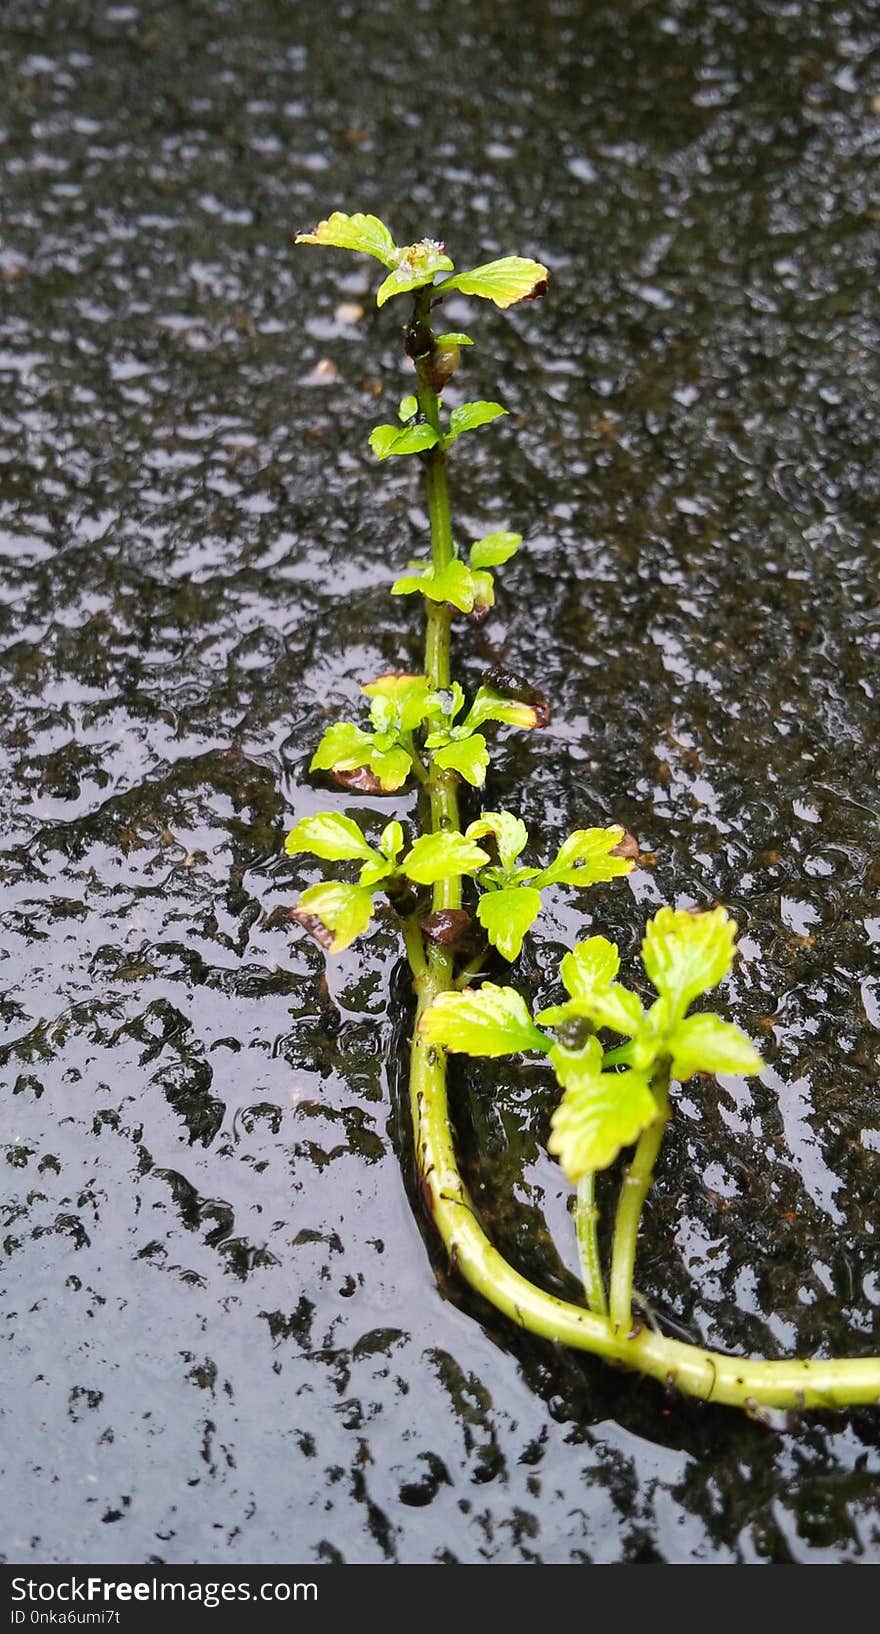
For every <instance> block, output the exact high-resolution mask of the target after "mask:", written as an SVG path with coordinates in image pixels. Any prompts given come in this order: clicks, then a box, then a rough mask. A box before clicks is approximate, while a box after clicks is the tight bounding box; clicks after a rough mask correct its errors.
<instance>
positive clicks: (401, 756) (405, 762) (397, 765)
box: [369, 749, 412, 794]
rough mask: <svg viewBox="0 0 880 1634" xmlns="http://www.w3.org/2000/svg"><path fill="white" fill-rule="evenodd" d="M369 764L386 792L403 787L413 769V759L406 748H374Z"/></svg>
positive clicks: (389, 792)
mask: <svg viewBox="0 0 880 1634" xmlns="http://www.w3.org/2000/svg"><path fill="white" fill-rule="evenodd" d="M369 765H370V771H371V772H372V773H373V776H374V777H378V779H379V783H380V785H381V788H382V791H383V793H384V794H391V793H392V791H393V790H394V789H400V788H402V787H403V785H404V783H405V782H406V780H407V778H408V777H409V774H410V772H411V771H412V761H411V759H410V757H409V755H408V754H407V752H406V750H405V749H373V750H371V752H370V762H369Z"/></svg>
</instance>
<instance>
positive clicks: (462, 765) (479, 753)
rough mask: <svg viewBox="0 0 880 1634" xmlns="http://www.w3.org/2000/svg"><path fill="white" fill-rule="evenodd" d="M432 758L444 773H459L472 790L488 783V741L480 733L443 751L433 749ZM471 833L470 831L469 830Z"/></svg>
mask: <svg viewBox="0 0 880 1634" xmlns="http://www.w3.org/2000/svg"><path fill="white" fill-rule="evenodd" d="M431 754H432V758H433V760H434V761H435V762H436V764H437V765H438V766H441V767H442V768H443V770H444V771H452V772H458V774H459V776H460V777H463V778H464V780H465V782H466V783H470V785H471V787H472V788H475V789H481V788H482V787H483V784H484V783H485V781H486V768H487V766H488V765H489V750H488V749H487V747H486V739H485V738H484V737H482V736H481V734H480V733H479V732H475V733H474V734H473V736H472V737H469V738H458V739H457V740H456V741H455V742H454V743H447V744H445V745H444V747H443V748H442V749H433V750H432V751H431ZM468 832H469V833H470V830H468Z"/></svg>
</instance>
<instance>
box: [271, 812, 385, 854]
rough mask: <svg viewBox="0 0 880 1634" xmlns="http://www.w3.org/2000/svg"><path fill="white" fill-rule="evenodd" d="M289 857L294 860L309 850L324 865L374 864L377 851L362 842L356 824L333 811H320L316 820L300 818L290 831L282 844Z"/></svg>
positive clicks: (363, 840)
mask: <svg viewBox="0 0 880 1634" xmlns="http://www.w3.org/2000/svg"><path fill="white" fill-rule="evenodd" d="M284 849H285V851H286V852H287V854H288V856H291V857H295V856H296V855H297V854H298V853H299V852H301V851H308V852H310V853H311V855H312V856H313V857H323V858H324V860H325V862H345V861H346V860H348V859H350V858H357V859H358V860H359V861H363V860H364V859H368V860H369V861H371V862H372V861H375V859H376V852H375V851H374V849H373V847H372V846H371V845H370V844H369V843H368V842H367V841H366V840H365V839H364V836H363V834H362V833H361V831H360V829H359V828H358V825H357V823H355V822H353V820H352V818H351V817H343V816H342V815H341V814H340V813H338V812H335V811H322V812H319V813H318V815H317V816H316V817H303V818H302V820H301V821H300V822H298V823H297V825H296V828H294V829H291V831H290V833H289V834H288V836H287V839H286V840H285V842H284Z"/></svg>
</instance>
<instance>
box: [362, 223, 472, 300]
mask: <svg viewBox="0 0 880 1634" xmlns="http://www.w3.org/2000/svg"><path fill="white" fill-rule="evenodd" d="M395 259H396V262H397V265H396V266H395V268H394V270H393V272H390V273H389V274H388V277H387V278H386V279H385V282H384V284H382V285H381V287H380V289H379V293H378V294H377V296H376V305H377V306H384V305H385V302H386V301H390V300H391V297H392V295H405V294H406V293H407V291H408V290H410V289H421V288H422V287H423V286H424V285H425V284H432V283H433V282H434V278H435V276H436V274H437V273H438V272H451V271H452V269H453V267H454V265H455V263H454V262H453V261H450V259H449V256H448V255H445V254H444V253H443V245H442V244H438V243H437V242H436V241H435V240H434V239H433V238H423V239H422V240H421V242H420V243H419V244H407V245H405V246H404V248H403V249H399V250H396V251H395Z"/></svg>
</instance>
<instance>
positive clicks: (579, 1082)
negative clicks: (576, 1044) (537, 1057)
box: [547, 1039, 658, 1185]
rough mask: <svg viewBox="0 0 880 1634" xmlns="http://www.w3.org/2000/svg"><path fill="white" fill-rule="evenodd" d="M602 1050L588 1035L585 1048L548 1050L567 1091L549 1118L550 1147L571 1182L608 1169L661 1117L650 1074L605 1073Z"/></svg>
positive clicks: (556, 1045)
mask: <svg viewBox="0 0 880 1634" xmlns="http://www.w3.org/2000/svg"><path fill="white" fill-rule="evenodd" d="M590 1046H592V1047H590ZM597 1051H598V1059H597V1053H596V1052H597ZM601 1053H602V1052H601V1050H600V1049H599V1046H598V1044H597V1042H596V1040H595V1039H589V1040H588V1047H587V1048H586V1049H584V1050H578V1051H573V1050H564V1049H563V1048H562V1047H561V1046H560V1045H558V1044H554V1046H553V1048H552V1049H551V1050H550V1059H551V1061H552V1062H553V1065H554V1067H555V1069H556V1074H557V1077H558V1078H559V1081H560V1083H564V1084H565V1085H566V1089H565V1094H564V1095H563V1097H562V1100H561V1102H560V1103H559V1106H558V1107H557V1108H556V1111H555V1112H554V1114H553V1116H552V1118H551V1120H550V1139H549V1140H548V1142H547V1150H548V1151H549V1152H551V1153H552V1155H553V1156H554V1157H558V1158H559V1161H560V1163H561V1165H562V1169H563V1173H564V1174H565V1176H566V1178H567V1179H568V1180H570V1181H571V1182H572V1185H576V1184H577V1182H578V1181H579V1180H582V1179H583V1177H584V1175H587V1174H593V1173H595V1171H596V1170H597V1169H607V1168H608V1165H609V1164H610V1163H613V1162H614V1159H615V1158H616V1157H617V1155H618V1153H619V1152H620V1151H621V1149H622V1148H623V1147H624V1146H631V1145H632V1144H633V1142H634V1141H636V1140H638V1138H639V1135H640V1134H641V1133H642V1131H643V1130H644V1129H647V1127H648V1125H649V1124H651V1123H653V1122H654V1119H655V1118H656V1117H657V1110H658V1109H657V1102H656V1101H655V1100H654V1097H653V1095H652V1094H651V1090H650V1088H649V1084H648V1078H647V1076H646V1074H645V1073H643V1072H632V1071H626V1072H602V1071H600V1070H599V1067H600V1064H601Z"/></svg>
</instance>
